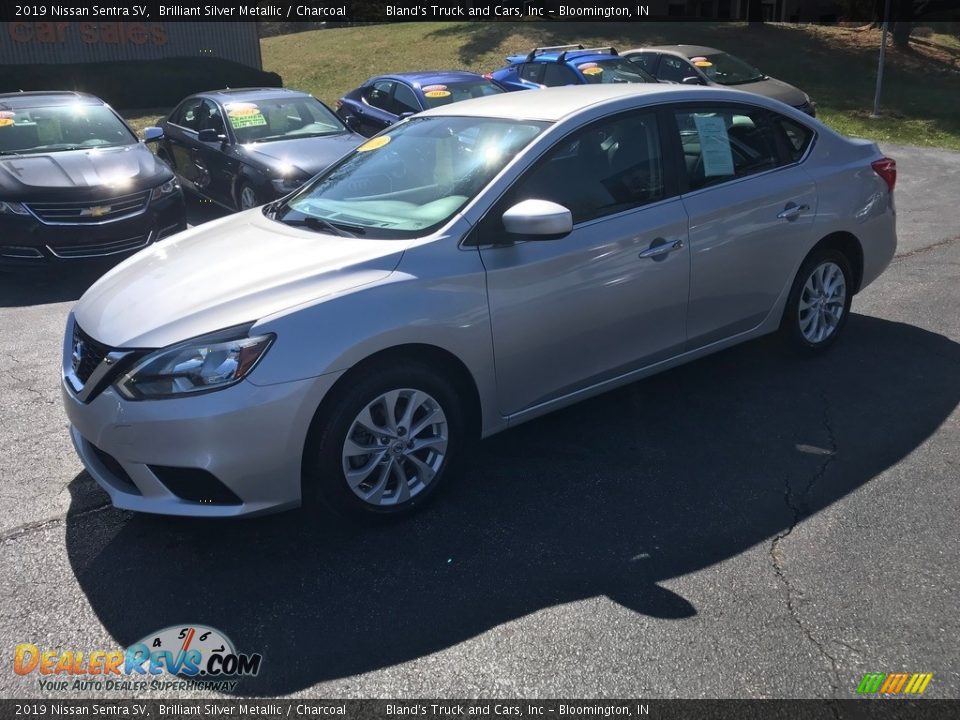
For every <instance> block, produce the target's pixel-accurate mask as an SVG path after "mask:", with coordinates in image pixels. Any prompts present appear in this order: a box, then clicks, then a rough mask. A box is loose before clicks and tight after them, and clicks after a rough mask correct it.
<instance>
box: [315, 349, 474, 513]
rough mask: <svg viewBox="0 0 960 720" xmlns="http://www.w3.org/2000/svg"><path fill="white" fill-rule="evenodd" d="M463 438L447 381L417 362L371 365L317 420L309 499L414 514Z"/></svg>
mask: <svg viewBox="0 0 960 720" xmlns="http://www.w3.org/2000/svg"><path fill="white" fill-rule="evenodd" d="M462 439H463V419H462V409H461V405H460V401H459V400H458V398H457V392H456V389H455V388H454V386H453V385H452V384H451V383H449V382H448V381H447V380H446V379H444V378H443V377H442V376H439V375H437V374H436V373H434V372H432V371H431V370H430V369H428V368H427V367H425V366H422V365H420V364H416V363H401V364H398V365H394V366H389V367H385V366H381V367H379V368H377V369H371V372H369V373H367V377H365V378H363V379H360V380H359V381H358V382H356V383H355V384H351V385H349V386H347V388H346V389H345V390H344V391H342V392H340V393H338V394H337V396H336V397H335V398H334V399H333V401H332V403H331V407H330V408H329V410H328V411H327V412H325V413H323V414H320V415H318V417H317V418H316V419H315V420H314V428H313V431H312V432H311V439H310V441H309V443H308V449H307V457H306V458H305V459H306V462H305V465H304V467H305V472H304V480H303V492H304V497H305V499H306V500H307V501H308V502H309V501H311V500H313V499H319V500H322V501H323V502H324V503H325V504H326V505H328V506H331V507H332V508H333V509H334V510H337V511H341V512H347V513H351V514H354V515H356V514H360V515H368V516H370V515H398V514H402V513H405V512H408V511H410V510H412V509H414V508H415V507H417V506H419V505H422V504H423V503H425V502H426V501H427V500H428V499H429V498H430V497H432V496H433V495H434V494H435V493H436V492H437V490H438V489H439V488H440V486H441V484H442V482H443V481H444V480H445V479H446V478H447V477H448V476H449V475H450V472H451V470H450V468H451V466H452V464H453V462H454V460H455V459H456V457H457V455H458V451H459V449H460V446H461V444H462Z"/></svg>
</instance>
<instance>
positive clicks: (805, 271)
mask: <svg viewBox="0 0 960 720" xmlns="http://www.w3.org/2000/svg"><path fill="white" fill-rule="evenodd" d="M852 301H853V272H852V270H851V269H850V262H849V261H848V260H847V257H846V256H845V255H844V254H843V253H842V252H840V251H839V250H835V249H832V248H826V249H823V250H818V251H815V252H814V253H812V254H811V255H810V257H808V258H807V259H806V260H805V261H804V262H803V265H801V266H800V270H799V271H798V272H797V277H796V278H795V279H794V281H793V287H792V288H791V289H790V295H789V297H788V298H787V305H786V307H785V308H784V310H783V319H782V321H781V323H780V331H781V334H782V335H783V337H784V338H785V339H786V341H787V343H788V344H789V345H791V346H792V347H793V348H794V349H795V350H797V351H799V352H801V353H803V354H808V355H809V354H816V353H819V352H823V351H824V350H826V349H827V348H829V347H830V346H831V345H833V344H834V343H835V342H836V341H837V338H838V337H839V336H840V334H841V333H842V332H843V328H844V327H845V326H846V324H847V317H848V316H849V315H850V303H851V302H852Z"/></svg>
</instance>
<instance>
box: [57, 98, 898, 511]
mask: <svg viewBox="0 0 960 720" xmlns="http://www.w3.org/2000/svg"><path fill="white" fill-rule="evenodd" d="M895 179H896V166H895V164H894V162H893V161H892V160H890V159H888V158H885V157H884V156H883V155H882V154H881V153H880V152H879V151H878V150H877V147H876V146H875V145H873V144H872V143H869V142H865V141H860V140H850V139H847V138H844V137H841V136H840V135H838V134H836V133H835V132H833V131H831V130H830V129H829V128H827V127H825V126H824V125H822V124H820V123H819V122H817V121H816V120H814V119H812V118H810V117H808V116H807V115H805V114H803V113H802V112H800V111H798V110H793V109H791V108H788V107H786V106H784V105H782V104H780V103H778V102H776V101H772V100H769V99H766V98H763V97H759V96H756V95H751V94H747V93H741V92H737V91H732V90H716V89H709V88H693V87H687V86H683V85H617V84H610V85H596V86H574V87H561V88H553V89H547V90H543V91H540V92H537V93H507V94H503V95H495V96H491V97H487V98H482V99H477V100H468V101H465V102H462V103H457V104H456V105H451V106H445V107H441V108H437V109H434V110H428V111H426V112H424V113H421V114H420V115H417V116H415V117H413V118H410V119H408V120H405V121H403V122H401V123H398V124H397V125H395V126H393V127H391V128H390V129H389V130H387V131H385V132H384V133H382V134H380V135H378V136H376V137H374V138H373V139H371V140H368V141H367V142H365V143H364V144H363V145H361V146H360V147H358V148H357V149H356V150H354V151H351V152H350V153H349V154H348V155H346V156H345V157H343V158H342V159H341V160H339V161H337V162H336V163H334V164H333V165H332V166H331V167H330V168H329V169H328V170H326V171H324V172H323V173H322V174H320V175H318V176H317V177H316V178H314V179H313V180H312V181H310V182H309V183H307V184H306V185H304V186H303V187H302V188H301V189H299V190H298V191H296V192H294V193H293V194H291V195H289V196H287V197H286V198H284V199H281V200H278V201H276V202H274V203H271V204H269V205H266V206H264V207H262V208H255V209H252V210H249V211H246V212H242V213H239V214H236V215H233V216H230V217H226V218H223V219H221V220H217V221H214V222H211V223H208V224H206V225H203V226H201V227H197V228H194V229H192V230H188V231H186V232H183V233H180V234H178V235H176V236H174V237H171V238H170V239H167V240H164V241H163V242H160V243H158V244H156V245H155V246H153V247H151V248H149V249H146V250H144V251H142V252H141V253H139V254H138V255H136V256H134V257H133V258H130V259H129V260H127V261H126V262H124V263H122V264H121V265H119V266H117V267H116V268H115V269H113V270H112V271H110V272H109V273H108V274H107V275H105V276H104V277H103V278H102V279H101V280H99V281H98V282H97V283H96V284H95V285H94V286H93V287H91V288H90V290H89V291H88V292H87V293H86V294H85V295H84V296H83V297H82V298H81V299H80V301H79V302H78V303H77V305H76V307H75V308H74V310H73V312H72V313H71V315H70V318H69V321H68V323H67V328H66V337H65V342H64V351H63V399H64V403H65V405H66V410H67V414H68V416H69V418H70V424H71V434H72V436H73V440H74V443H75V445H76V448H77V452H78V453H79V455H80V458H81V459H82V461H83V463H84V465H85V466H86V467H87V469H88V470H89V472H90V474H91V475H93V477H94V478H96V480H97V481H98V482H99V483H100V484H101V485H102V486H103V487H104V488H105V489H106V491H107V492H108V493H109V494H110V497H111V498H112V500H113V503H114V504H115V505H116V506H118V507H122V508H128V509H131V510H139V511H145V512H156V513H169V514H177V515H196V516H232V515H248V514H254V513H262V512H266V511H273V510H279V509H282V508H289V507H293V506H296V505H298V504H299V503H300V502H301V500H302V499H303V500H323V501H326V503H327V504H328V505H332V506H333V507H335V508H338V509H343V510H348V511H350V510H353V511H360V512H361V513H362V512H367V513H397V512H402V511H405V510H408V509H410V508H412V507H413V506H415V505H417V504H419V503H422V502H423V501H424V500H426V499H427V498H428V497H430V496H431V495H433V493H434V492H435V491H436V490H437V489H438V488H439V487H440V486H441V485H442V484H443V483H444V482H445V481H447V480H448V479H449V478H450V477H451V475H452V473H453V472H454V463H455V462H456V460H457V456H458V452H459V451H460V449H461V447H462V445H463V442H464V441H465V440H466V439H468V438H469V437H471V436H473V437H476V436H488V435H491V434H493V433H496V432H499V431H501V430H506V429H507V428H509V427H512V426H514V425H516V424H518V423H521V422H523V421H526V420H529V419H531V418H535V417H537V416H539V415H543V414H544V413H547V412H550V411H552V410H555V409H557V408H560V407H563V406H565V405H569V404H571V403H574V402H576V401H578V400H580V399H583V398H586V397H590V396H592V395H596V394H598V393H601V392H604V391H607V390H610V389H612V388H615V387H617V386H619V385H623V384H625V383H629V382H632V381H634V380H637V379H638V378H641V377H644V376H646V375H649V374H652V373H655V372H659V371H661V370H666V369H667V368H670V367H673V366H676V365H679V364H681V363H685V362H687V361H690V360H693V359H695V358H698V357H701V356H703V355H707V354H709V353H713V352H716V351H718V350H721V349H723V348H726V347H729V346H731V345H734V344H736V343H740V342H743V341H745V340H749V339H751V338H756V337H758V336H760V335H764V334H766V333H771V332H774V331H777V330H780V331H781V332H782V333H783V335H784V336H785V338H786V339H787V340H788V341H789V342H790V343H792V344H793V345H795V346H796V347H797V348H799V349H801V350H803V351H810V352H814V351H820V350H823V349H825V348H827V347H828V346H830V345H831V344H832V343H833V342H834V341H835V340H836V339H837V337H838V335H839V334H840V333H841V331H842V330H843V328H844V324H845V321H846V319H847V314H848V312H849V310H850V301H851V298H852V297H853V295H854V294H855V293H856V292H858V291H859V290H861V289H862V288H864V287H865V286H866V285H867V284H869V283H870V282H872V281H873V280H874V279H876V277H877V276H878V275H879V274H880V273H881V272H882V271H883V269H884V268H885V267H886V266H887V264H888V263H889V262H890V259H891V258H892V257H893V254H894V250H895V248H896V234H895V227H894V205H893V187H894V182H895Z"/></svg>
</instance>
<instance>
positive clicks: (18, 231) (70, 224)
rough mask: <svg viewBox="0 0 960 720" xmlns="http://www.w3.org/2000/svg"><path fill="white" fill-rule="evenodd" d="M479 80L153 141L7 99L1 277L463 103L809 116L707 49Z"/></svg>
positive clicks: (499, 73)
mask: <svg viewBox="0 0 960 720" xmlns="http://www.w3.org/2000/svg"><path fill="white" fill-rule="evenodd" d="M507 61H508V64H507V66H506V67H504V68H501V69H499V70H496V71H493V72H491V73H487V74H486V75H478V74H476V73H471V72H465V71H459V70H456V71H454V70H451V71H442V72H416V73H398V74H391V75H378V76H375V77H372V78H370V79H369V80H367V81H366V82H365V83H364V84H363V85H361V86H360V87H359V88H356V89H355V90H352V91H350V92H348V93H346V94H345V95H344V96H343V97H342V98H340V100H339V101H338V102H337V107H336V110H335V111H334V110H331V109H330V108H328V107H327V106H326V105H324V104H323V103H322V102H320V101H319V100H317V99H316V98H314V97H312V96H310V95H309V94H307V93H303V92H298V91H296V90H290V89H282V88H279V89H278V88H254V89H226V90H217V91H211V92H204V93H198V94H196V95H192V96H190V97H188V98H186V99H184V100H183V101H182V102H181V103H179V104H178V105H177V106H176V107H175V108H174V109H173V110H172V111H171V112H170V113H169V114H168V115H167V116H165V117H164V118H162V119H161V120H160V121H159V122H158V125H157V126H156V127H151V128H147V129H146V131H145V133H144V138H145V142H147V143H151V144H155V145H156V157H154V156H153V155H152V154H151V153H150V152H149V151H148V150H147V149H146V148H145V147H144V146H143V145H142V144H140V143H139V142H138V141H137V138H136V136H135V135H134V133H133V132H132V131H131V130H130V128H129V127H128V126H127V125H126V123H125V122H124V121H123V120H122V119H121V118H120V117H119V116H118V115H117V113H115V112H114V111H113V110H112V109H111V108H110V107H109V106H107V105H106V103H104V102H103V101H102V100H99V99H98V98H95V97H92V96H90V95H86V94H83V93H75V92H45V93H11V94H6V95H0V231H2V232H0V237H2V238H3V239H2V240H0V268H3V267H11V266H13V267H24V266H37V265H39V266H45V265H49V264H51V263H56V262H61V261H76V260H78V259H85V258H94V259H95V258H103V257H117V258H119V257H122V256H123V255H128V254H131V253H133V252H136V251H138V250H140V249H142V248H144V247H146V246H147V245H149V244H150V243H152V242H155V241H157V240H159V239H161V238H163V237H166V236H168V235H171V234H173V233H176V232H178V231H180V230H182V229H184V228H185V227H186V210H185V206H184V201H183V193H182V189H181V188H183V189H186V190H189V191H191V192H192V193H195V194H197V195H199V196H201V197H203V198H205V199H206V200H209V201H212V202H215V203H217V204H219V205H221V206H223V207H224V208H227V209H229V210H231V211H236V210H246V209H249V208H252V207H256V206H258V205H262V204H264V203H267V202H270V201H272V200H275V199H277V198H280V197H283V196H285V195H287V194H289V193H291V192H293V191H295V190H296V189H297V188H299V187H300V186H301V185H303V184H304V183H305V182H307V181H308V180H309V179H310V178H312V177H313V176H315V175H316V174H317V173H319V172H320V171H322V170H323V169H325V168H326V167H328V166H329V165H330V164H331V163H332V162H334V161H335V160H337V159H338V158H340V157H342V156H343V155H344V154H346V153H347V152H349V151H350V150H352V149H353V148H355V147H357V146H358V145H360V144H361V143H362V142H363V141H364V139H365V138H366V137H371V136H373V135H376V134H377V133H379V132H382V131H383V130H384V129H385V128H388V127H390V126H391V125H393V124H395V123H397V122H399V121H400V120H403V119H405V118H407V117H410V116H411V115H414V114H417V113H420V112H423V111H427V110H431V109H436V108H440V107H443V106H446V105H449V104H451V103H455V102H460V101H463V100H467V99H473V98H481V97H487V96H491V95H497V94H502V93H504V92H515V91H525V90H532V89H541V88H545V87H555V86H561V85H602V84H622V83H640V84H650V83H667V84H671V83H679V84H686V85H707V86H724V87H730V86H736V87H737V88H738V89H742V90H748V91H751V92H755V93H757V94H760V95H765V96H767V97H772V98H775V99H777V100H781V101H783V102H786V103H787V104H789V105H792V106H794V107H796V108H798V109H800V110H802V111H804V112H806V113H808V114H810V115H814V114H815V110H814V105H813V103H812V102H810V99H809V97H807V96H806V95H805V94H804V93H803V92H801V91H800V90H797V89H796V88H794V87H792V86H790V85H788V84H786V83H783V82H781V81H779V80H775V79H773V78H770V77H768V76H766V75H764V74H763V73H761V72H760V71H759V70H756V69H755V68H753V67H752V66H750V65H749V64H748V63H746V62H744V61H742V60H739V59H738V58H736V57H734V56H732V55H729V54H727V53H723V52H720V51H718V50H715V49H713V48H707V47H699V46H688V45H675V46H663V47H652V48H639V49H636V50H630V51H627V52H625V53H622V54H621V53H619V52H618V51H617V50H616V49H615V48H612V47H607V48H585V47H584V46H583V45H565V46H559V47H540V48H534V49H533V50H531V51H530V52H529V53H525V54H521V55H511V56H509V57H508V58H507Z"/></svg>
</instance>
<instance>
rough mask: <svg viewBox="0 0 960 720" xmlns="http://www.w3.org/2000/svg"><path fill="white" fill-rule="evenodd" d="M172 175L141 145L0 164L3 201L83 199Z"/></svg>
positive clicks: (140, 186) (6, 158)
mask: <svg viewBox="0 0 960 720" xmlns="http://www.w3.org/2000/svg"><path fill="white" fill-rule="evenodd" d="M171 177H173V173H172V172H171V171H170V168H168V167H167V166H166V165H165V164H164V163H163V162H162V161H161V160H158V159H157V157H156V156H155V155H154V154H153V153H152V152H150V150H149V148H147V147H146V146H145V145H141V144H139V143H138V144H136V145H124V146H122V147H115V148H104V149H102V150H96V149H91V150H68V151H64V152H52V153H48V154H31V155H16V156H4V157H2V158H0V195H2V197H3V198H4V199H5V200H36V199H37V198H40V197H42V198H43V199H44V200H55V199H59V198H75V199H86V198H87V197H102V196H104V195H117V194H123V193H124V192H126V191H136V190H141V189H143V188H147V187H153V186H154V185H159V184H160V183H161V182H164V181H165V180H168V179H169V178H171Z"/></svg>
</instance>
